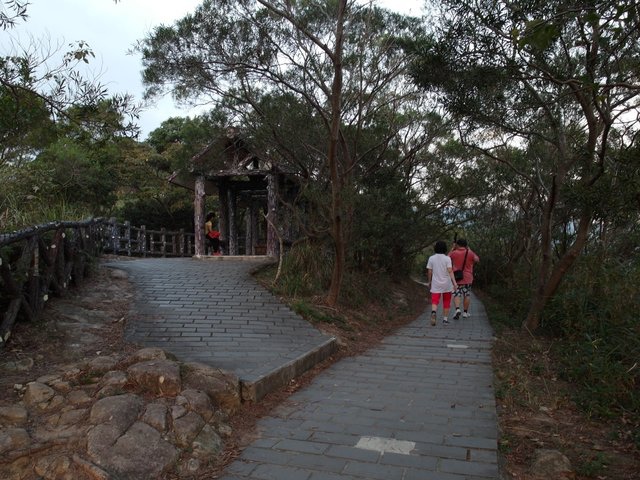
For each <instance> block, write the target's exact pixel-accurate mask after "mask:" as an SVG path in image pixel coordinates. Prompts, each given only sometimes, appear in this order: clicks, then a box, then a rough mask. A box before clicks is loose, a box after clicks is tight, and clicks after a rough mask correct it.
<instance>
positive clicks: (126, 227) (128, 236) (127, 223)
mask: <svg viewBox="0 0 640 480" xmlns="http://www.w3.org/2000/svg"><path fill="white" fill-rule="evenodd" d="M124 235H125V241H126V245H127V255H128V256H131V222H130V221H129V220H125V222H124Z"/></svg>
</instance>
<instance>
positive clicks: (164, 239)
mask: <svg viewBox="0 0 640 480" xmlns="http://www.w3.org/2000/svg"><path fill="white" fill-rule="evenodd" d="M160 245H161V247H162V256H163V257H166V256H167V233H166V230H165V228H164V227H162V228H161V229H160Z"/></svg>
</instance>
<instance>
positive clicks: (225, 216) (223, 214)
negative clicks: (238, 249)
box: [218, 179, 229, 255]
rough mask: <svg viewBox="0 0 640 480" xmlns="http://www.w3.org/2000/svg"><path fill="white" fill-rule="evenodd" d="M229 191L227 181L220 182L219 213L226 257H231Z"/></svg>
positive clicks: (221, 236)
mask: <svg viewBox="0 0 640 480" xmlns="http://www.w3.org/2000/svg"><path fill="white" fill-rule="evenodd" d="M228 190H229V188H228V184H227V181H226V179H222V180H220V181H219V182H218V203H219V206H220V210H219V212H218V219H219V220H218V221H219V228H220V243H221V244H222V245H223V247H222V251H223V252H224V254H225V255H229V197H228V194H227V191H228Z"/></svg>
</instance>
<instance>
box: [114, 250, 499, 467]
mask: <svg viewBox="0 0 640 480" xmlns="http://www.w3.org/2000/svg"><path fill="white" fill-rule="evenodd" d="M225 260H227V259H225ZM167 262H169V263H167ZM250 264H251V262H248V263H244V262H236V261H233V260H231V261H220V262H206V261H196V260H191V259H147V260H143V261H136V262H119V263H118V268H123V269H126V270H127V271H129V273H130V277H131V279H132V281H133V282H134V284H135V285H136V289H137V294H136V300H135V302H134V311H133V312H132V313H131V314H130V315H129V317H130V321H129V323H128V324H127V335H128V336H129V337H130V338H132V339H138V340H139V341H140V343H143V344H146V345H154V346H159V347H161V348H166V349H169V350H170V351H173V352H174V354H176V355H177V356H178V358H179V359H186V360H194V361H205V362H206V363H210V364H212V365H215V366H217V367H220V368H224V369H227V370H230V371H233V372H235V373H236V374H237V375H239V376H241V377H244V378H246V379H251V378H255V379H260V378H263V377H264V376H265V375H269V372H273V371H277V370H278V369H282V368H285V367H286V368H289V366H290V365H291V362H293V361H298V360H299V358H300V356H302V355H305V353H307V352H308V351H309V350H310V349H312V348H314V346H317V345H319V344H322V342H324V341H326V340H327V338H328V337H327V336H326V335H323V334H322V333H321V332H319V331H318V330H316V329H315V328H312V327H311V326H310V325H309V324H308V323H307V322H305V321H304V320H302V319H301V318H300V317H298V316H297V315H296V314H295V313H294V312H292V311H291V310H290V309H289V308H288V307H287V306H286V305H282V304H281V303H280V302H279V301H278V300H277V299H276V298H275V297H273V296H272V295H270V294H269V292H267V291H266V290H264V289H262V288H261V287H260V286H259V285H258V284H257V283H255V282H254V281H253V279H252V278H251V277H250V276H249V270H250V268H251V266H250ZM210 277H214V278H216V282H215V284H212V283H211V282H208V280H207V279H208V278H210ZM439 318H441V313H439ZM492 335H493V333H492V331H491V328H490V327H489V323H488V321H487V318H486V313H485V311H484V308H483V307H482V305H481V304H480V303H479V301H478V300H477V299H476V298H474V299H473V302H472V317H471V318H469V319H464V320H463V321H462V320H461V321H454V322H452V323H451V324H450V325H448V326H443V325H441V324H438V325H437V326H436V327H431V326H430V325H429V318H428V312H425V314H423V315H421V316H420V317H419V318H418V319H416V320H415V321H414V322H412V323H411V324H410V325H407V326H405V327H403V328H401V329H399V330H398V331H397V332H396V333H395V334H393V335H391V336H389V337H387V338H385V339H384V340H383V341H382V342H381V343H380V344H379V345H377V346H376V347H374V348H372V349H371V350H369V351H367V352H364V353H363V354H361V355H358V356H356V357H351V358H345V359H343V360H341V361H339V362H337V363H335V364H334V365H332V366H331V367H329V368H328V369H326V370H324V371H323V372H322V373H321V374H319V375H318V376H317V377H316V378H315V379H314V380H313V381H312V382H311V383H310V384H309V385H307V386H306V387H305V388H303V389H302V390H300V391H298V392H296V393H295V394H294V395H292V396H291V397H290V398H289V399H288V401H287V402H286V404H283V405H282V406H281V407H280V408H278V409H276V410H274V411H273V412H272V414H271V415H270V416H269V417H266V418H263V419H262V420H260V422H259V424H258V430H259V431H260V432H261V438H259V439H257V440H255V441H254V442H253V443H252V444H251V445H250V446H248V447H247V448H246V449H245V450H244V451H243V452H242V453H241V455H240V457H239V458H238V459H237V460H236V461H234V462H233V463H232V464H231V465H230V466H229V467H228V469H227V472H225V473H226V475H227V476H226V477H223V478H226V479H227V480H237V479H245V480H259V479H274V480H275V479H277V480H287V479H294V480H339V479H340V480H378V479H380V480H394V479H398V480H472V479H473V480H481V479H482V480H486V479H489V478H496V479H497V478H498V461H497V438H498V430H497V415H496V411H495V408H496V406H495V405H496V404H495V397H494V392H493V388H492V380H493V377H492V375H493V373H492V367H491V347H492ZM459 345H465V346H466V347H467V348H457V346H459ZM364 437H369V439H368V440H365V441H364V442H363V443H361V444H359V441H360V440H361V439H363V438H364ZM371 439H373V440H371ZM376 439H377V440H376ZM394 442H395V443H394ZM402 442H413V444H408V445H412V448H411V450H410V451H405V453H407V454H401V453H396V452H394V451H391V450H390V451H378V450H371V449H365V448H359V447H356V445H359V446H363V447H366V448H373V447H372V446H373V445H396V444H398V445H399V444H402V445H407V444H406V443H402ZM379 448H382V449H384V448H387V447H379ZM388 448H391V447H388Z"/></svg>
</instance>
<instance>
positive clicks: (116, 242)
mask: <svg viewBox="0 0 640 480" xmlns="http://www.w3.org/2000/svg"><path fill="white" fill-rule="evenodd" d="M109 223H111V241H112V247H113V254H114V255H119V254H120V230H119V228H118V224H117V223H116V219H115V218H112V219H111V221H110V222H109Z"/></svg>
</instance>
